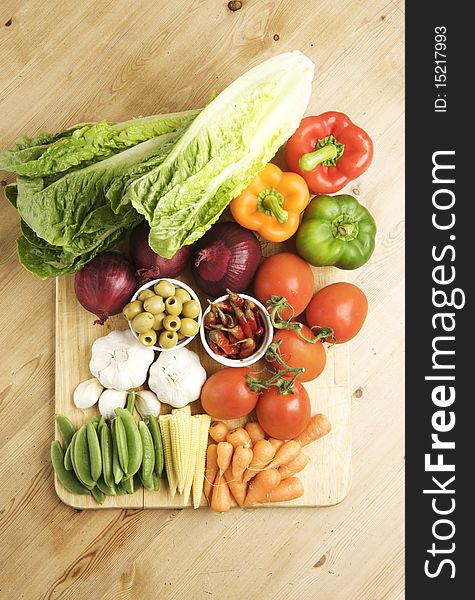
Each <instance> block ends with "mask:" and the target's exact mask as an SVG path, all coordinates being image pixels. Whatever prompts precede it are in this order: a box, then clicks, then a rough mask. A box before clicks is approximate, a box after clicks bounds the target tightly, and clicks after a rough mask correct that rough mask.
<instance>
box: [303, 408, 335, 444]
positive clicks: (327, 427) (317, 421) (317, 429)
mask: <svg viewBox="0 0 475 600" xmlns="http://www.w3.org/2000/svg"><path fill="white" fill-rule="evenodd" d="M331 429H332V426H331V423H330V421H329V420H328V418H327V416H326V415H323V414H321V413H320V414H317V415H313V417H312V418H311V419H310V422H309V424H308V425H307V428H306V429H305V430H304V431H303V432H302V433H301V434H300V435H298V436H297V437H296V438H294V440H295V441H296V442H299V444H300V445H301V446H306V445H307V444H311V443H312V442H314V441H315V440H318V439H319V438H321V437H323V436H324V435H326V434H327V433H330V431H331Z"/></svg>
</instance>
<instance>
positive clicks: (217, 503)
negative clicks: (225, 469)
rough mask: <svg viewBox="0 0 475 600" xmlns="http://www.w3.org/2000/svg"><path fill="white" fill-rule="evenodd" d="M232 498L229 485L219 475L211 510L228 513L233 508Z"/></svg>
mask: <svg viewBox="0 0 475 600" xmlns="http://www.w3.org/2000/svg"><path fill="white" fill-rule="evenodd" d="M231 503H232V498H231V492H230V491H229V487H228V484H227V483H226V481H225V480H224V479H223V478H222V476H221V475H220V474H219V473H218V475H217V477H216V481H215V482H214V486H213V495H212V496H211V508H212V509H213V510H214V512H227V511H228V510H229V509H230V508H231Z"/></svg>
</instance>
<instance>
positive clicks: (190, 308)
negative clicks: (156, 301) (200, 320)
mask: <svg viewBox="0 0 475 600" xmlns="http://www.w3.org/2000/svg"><path fill="white" fill-rule="evenodd" d="M200 310H201V306H200V303H199V302H197V301H196V300H188V302H185V304H183V308H182V311H181V312H182V314H183V316H184V317H189V318H190V319H196V317H197V316H198V315H199V314H200Z"/></svg>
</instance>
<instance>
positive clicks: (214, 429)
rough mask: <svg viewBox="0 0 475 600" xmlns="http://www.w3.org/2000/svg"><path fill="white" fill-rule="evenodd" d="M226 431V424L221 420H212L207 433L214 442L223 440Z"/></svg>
mask: <svg viewBox="0 0 475 600" xmlns="http://www.w3.org/2000/svg"><path fill="white" fill-rule="evenodd" d="M228 431H229V429H228V426H227V425H226V423H223V422H222V421H214V423H211V425H210V428H209V434H210V436H211V438H212V439H213V440H214V441H215V442H224V441H225V439H226V435H227V433H228Z"/></svg>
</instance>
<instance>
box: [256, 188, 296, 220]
mask: <svg viewBox="0 0 475 600" xmlns="http://www.w3.org/2000/svg"><path fill="white" fill-rule="evenodd" d="M283 205H284V196H283V195H282V194H281V193H280V192H278V191H277V190H276V189H275V188H266V189H265V190H262V191H261V192H259V195H258V196H257V207H258V209H259V210H260V211H261V212H263V213H264V214H266V215H270V216H273V217H275V218H276V219H277V221H279V223H282V224H284V223H286V222H287V219H288V218H289V213H288V212H287V211H286V210H284V208H282V207H283Z"/></svg>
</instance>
